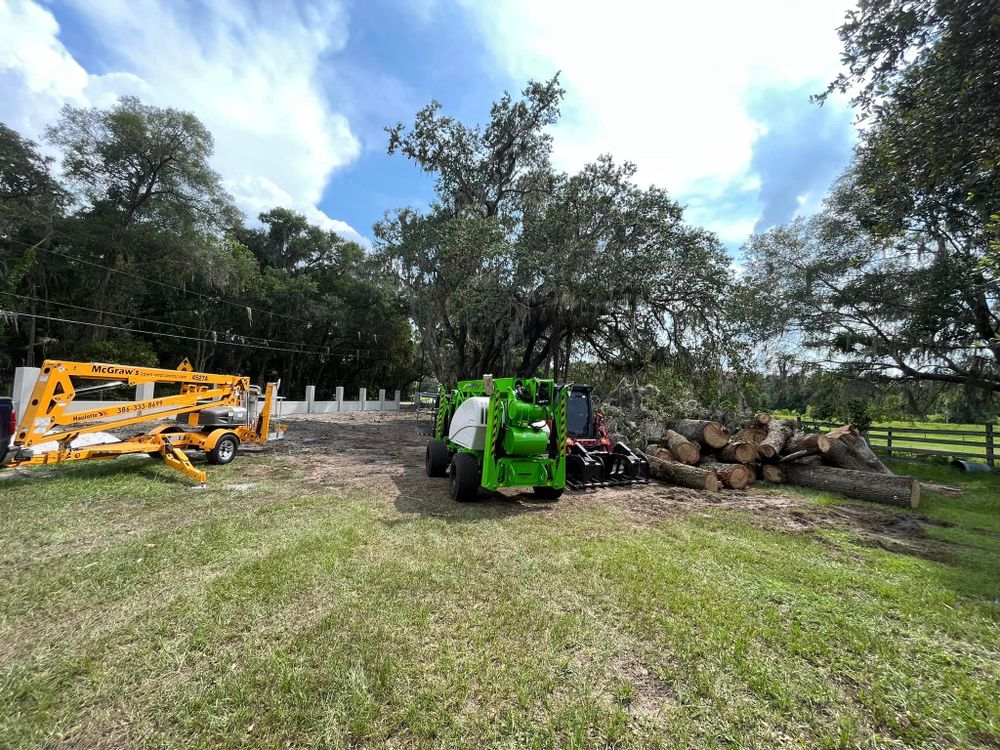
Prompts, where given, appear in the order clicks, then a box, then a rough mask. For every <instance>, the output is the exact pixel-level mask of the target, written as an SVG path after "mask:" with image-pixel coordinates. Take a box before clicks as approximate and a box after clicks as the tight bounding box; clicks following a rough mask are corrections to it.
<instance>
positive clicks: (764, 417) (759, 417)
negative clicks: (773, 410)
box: [753, 411, 773, 424]
mask: <svg viewBox="0 0 1000 750" xmlns="http://www.w3.org/2000/svg"><path fill="white" fill-rule="evenodd" d="M772 419H773V417H772V416H771V415H770V414H768V413H767V412H766V411H762V412H760V413H759V414H754V415H753V421H754V422H756V423H757V424H767V423H768V422H770V421H771V420H772Z"/></svg>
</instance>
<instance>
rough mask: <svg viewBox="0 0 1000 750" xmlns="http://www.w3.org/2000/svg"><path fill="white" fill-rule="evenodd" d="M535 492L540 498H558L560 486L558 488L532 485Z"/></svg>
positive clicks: (560, 491) (560, 495) (560, 490)
mask: <svg viewBox="0 0 1000 750" xmlns="http://www.w3.org/2000/svg"><path fill="white" fill-rule="evenodd" d="M531 489H533V490H534V491H535V494H536V495H538V497H540V498H541V499H542V500H558V499H559V498H560V497H562V493H563V491H562V488H561V487H560V488H559V489H558V490H557V489H556V488H555V487H532V488H531Z"/></svg>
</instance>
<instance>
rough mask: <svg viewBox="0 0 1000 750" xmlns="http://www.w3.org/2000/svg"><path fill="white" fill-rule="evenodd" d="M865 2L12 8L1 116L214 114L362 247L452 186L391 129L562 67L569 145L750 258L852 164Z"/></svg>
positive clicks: (20, 4) (311, 210) (4, 35)
mask: <svg viewBox="0 0 1000 750" xmlns="http://www.w3.org/2000/svg"><path fill="white" fill-rule="evenodd" d="M846 8H847V2H846V0H845V1H844V2H840V1H837V2H833V1H832V0H830V1H828V0H814V1H813V2H810V3H802V2H800V1H798V0H795V1H793V0H760V2H756V3H745V2H742V1H737V0H732V1H731V2H720V3H715V4H701V5H697V4H691V3H689V2H687V3H683V4H682V3H658V4H652V3H645V2H628V1H627V0H623V1H622V2H618V3H614V4H607V3H601V2H593V3H590V2H557V1H555V0H553V1H552V2H546V3H537V2H532V1H531V0H507V1H506V2H485V1H480V0H409V1H407V2H404V1H403V0H368V1H367V2H362V1H355V0H344V1H343V2H336V1H335V0H325V1H324V2H319V3H310V2H306V1H305V0H297V1H294V2H293V0H288V1H287V2H282V3H277V2H240V1H238V0H217V1H215V2H193V1H191V0H175V1H174V2H160V1H159V0H102V2H100V3H95V2H91V1H90V0H60V1H59V2H51V3H49V2H37V1H36V0H0V92H2V93H0V120H2V121H4V122H6V123H7V124H9V125H10V126H12V127H14V128H16V129H18V130H20V131H21V132H23V133H25V134H26V135H28V136H30V137H34V138H38V137H39V135H40V134H41V132H42V129H43V128H44V126H45V125H46V124H47V123H49V122H51V121H52V120H53V119H54V118H55V117H56V116H57V113H58V110H59V107H60V106H61V105H62V104H64V103H67V102H69V103H73V104H77V105H93V106H107V105H108V104H110V103H112V102H113V101H114V100H115V98H116V97H118V96H120V95H123V94H135V95H138V96H140V97H141V98H143V99H144V100H146V101H149V102H151V103H154V104H158V105H161V106H173V107H180V108H184V109H188V110H191V111H193V112H195V114H197V115H198V116H199V117H201V118H202V120H203V121H204V122H205V123H206V124H207V125H208V126H209V128H210V129H211V130H212V132H213V133H214V135H215V138H216V157H215V166H216V168H217V169H218V170H219V172H220V174H221V175H222V176H223V178H224V180H225V181H226V184H227V187H228V188H229V189H230V190H231V192H233V194H234V195H235V196H236V198H237V200H238V202H239V204H240V206H241V207H242V208H243V209H244V211H245V212H246V213H247V214H248V215H249V216H253V215H255V214H256V213H257V212H259V211H261V210H264V209H266V208H269V207H271V206H273V205H279V204H280V205H288V206H290V207H293V208H296V209H298V210H301V211H303V212H305V213H306V214H307V215H308V216H309V217H310V218H311V219H312V220H314V221H317V222H318V223H321V224H323V225H325V226H329V227H331V228H334V229H337V230H338V231H341V232H342V233H344V234H345V235H348V236H352V237H359V238H361V239H362V240H364V239H367V238H370V237H371V225H372V223H373V222H374V221H377V220H378V219H379V218H380V217H381V216H382V215H383V213H384V212H385V211H386V210H389V209H392V208H395V207H399V206H403V205H411V206H417V207H420V206H423V205H426V203H427V202H428V201H429V200H430V199H431V198H432V195H433V184H432V181H431V179H430V178H429V177H428V176H427V175H424V174H422V173H420V172H419V171H418V170H417V169H416V168H414V167H413V166H412V165H411V164H409V163H407V162H406V161H405V160H404V159H403V158H402V157H400V156H395V157H390V156H388V155H387V154H386V152H385V146H386V136H385V133H384V130H383V128H384V127H385V126H386V125H389V124H392V123H394V122H396V121H398V120H402V121H404V122H408V121H410V120H411V119H412V117H413V114H414V113H415V112H416V111H417V110H418V109H419V108H420V107H421V106H423V105H424V104H426V103H427V102H428V101H430V100H431V99H437V100H439V101H441V102H442V104H443V105H444V108H445V110H446V112H447V113H449V114H451V115H454V116H457V117H459V118H461V119H463V120H466V121H473V122H475V121H482V120H483V119H485V118H486V116H487V114H488V110H489V105H490V103H491V102H492V101H493V100H494V99H495V98H497V97H498V96H499V95H500V93H501V92H502V91H503V90H504V89H510V90H519V89H520V88H522V87H523V85H524V83H525V82H526V81H527V80H528V79H529V78H547V77H549V76H551V75H552V74H553V73H554V72H556V71H557V70H558V71H561V76H562V81H563V83H564V85H565V87H566V89H567V96H566V100H565V104H564V107H563V112H564V116H563V119H562V120H561V121H560V123H559V124H558V125H557V126H556V127H555V128H554V129H553V135H554V138H555V150H554V159H555V162H556V164H557V166H559V167H560V168H563V169H566V170H574V169H578V168H579V167H580V166H582V165H583V164H584V163H586V162H587V161H588V160H590V159H593V158H594V157H596V156H597V155H599V154H601V153H605V152H606V153H611V154H613V155H615V156H616V157H618V158H622V159H629V160H631V161H634V162H635V163H636V164H637V165H638V167H639V179H640V181H641V182H643V183H650V184H657V185H661V186H663V187H666V188H667V189H668V190H670V191H671V193H672V194H673V195H674V196H675V197H676V198H677V199H678V200H680V201H681V202H682V203H684V204H686V205H687V206H688V214H687V215H688V218H689V220H690V221H692V222H694V223H698V224H701V225H703V226H706V227H708V228H709V229H711V230H713V231H716V232H717V233H718V234H719V235H720V237H721V238H722V239H723V241H724V242H725V243H726V245H727V246H728V247H729V248H730V249H731V250H732V251H733V252H734V253H735V252H736V251H737V250H738V248H739V246H740V244H742V242H743V241H744V240H745V239H746V237H747V236H748V235H749V234H750V233H751V232H752V231H763V230H765V229H767V228H768V227H769V226H773V225H774V224H777V223H781V222H784V221H787V220H788V219H790V218H792V217H793V216H795V215H797V214H801V213H809V212H811V211H814V210H816V208H817V207H818V206H819V202H820V200H821V199H822V196H823V193H824V192H825V190H826V188H827V186H828V185H829V184H830V182H831V180H832V179H833V178H834V177H835V176H836V175H837V174H838V173H839V172H840V170H841V169H842V168H843V167H844V165H845V164H846V163H847V160H848V159H849V158H850V153H851V148H852V144H853V141H854V137H855V135H854V128H853V125H852V116H851V113H850V111H849V109H848V108H847V106H846V104H845V103H844V102H843V101H840V100H835V101H832V102H831V103H829V104H828V105H826V106H824V107H822V108H820V107H818V106H817V105H814V104H812V103H811V102H810V101H809V95H810V94H813V93H816V92H818V91H820V90H822V88H823V86H824V83H825V82H826V81H828V80H829V79H830V77H831V76H832V75H833V74H834V73H835V72H836V70H837V66H838V64H839V63H838V58H839V42H838V40H837V38H836V33H835V29H836V26H837V24H838V23H839V22H840V20H841V18H842V17H843V14H844V11H845V10H846Z"/></svg>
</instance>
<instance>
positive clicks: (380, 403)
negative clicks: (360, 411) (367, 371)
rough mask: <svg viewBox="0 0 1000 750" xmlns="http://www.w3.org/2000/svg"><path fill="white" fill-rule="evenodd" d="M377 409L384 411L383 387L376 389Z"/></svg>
mask: <svg viewBox="0 0 1000 750" xmlns="http://www.w3.org/2000/svg"><path fill="white" fill-rule="evenodd" d="M378 410H379V411H385V388H379V389H378Z"/></svg>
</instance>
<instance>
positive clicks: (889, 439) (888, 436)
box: [885, 427, 892, 458]
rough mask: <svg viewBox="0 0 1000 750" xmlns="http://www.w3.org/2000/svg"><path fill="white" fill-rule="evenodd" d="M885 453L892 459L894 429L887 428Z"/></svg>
mask: <svg viewBox="0 0 1000 750" xmlns="http://www.w3.org/2000/svg"><path fill="white" fill-rule="evenodd" d="M885 452H886V453H888V454H889V458H892V428H891V427H886V428H885Z"/></svg>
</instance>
